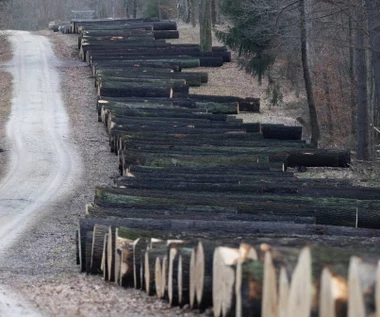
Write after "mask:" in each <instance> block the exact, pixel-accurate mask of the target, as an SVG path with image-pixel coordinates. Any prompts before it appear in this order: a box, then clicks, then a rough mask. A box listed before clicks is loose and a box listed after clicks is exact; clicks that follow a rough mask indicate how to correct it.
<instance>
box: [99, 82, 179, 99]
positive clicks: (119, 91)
mask: <svg viewBox="0 0 380 317" xmlns="http://www.w3.org/2000/svg"><path fill="white" fill-rule="evenodd" d="M98 95H99V96H110V97H117V96H125V97H168V98H172V97H173V89H172V88H171V87H170V86H167V87H165V86H162V87H153V86H151V85H147V84H134V85H132V84H129V85H128V86H123V87H114V86H113V85H111V84H110V83H104V84H102V85H101V86H100V87H98Z"/></svg>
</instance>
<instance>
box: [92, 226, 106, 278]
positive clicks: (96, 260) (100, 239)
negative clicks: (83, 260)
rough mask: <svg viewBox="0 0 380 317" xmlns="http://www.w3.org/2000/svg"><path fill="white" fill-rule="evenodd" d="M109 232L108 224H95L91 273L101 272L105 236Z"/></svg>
mask: <svg viewBox="0 0 380 317" xmlns="http://www.w3.org/2000/svg"><path fill="white" fill-rule="evenodd" d="M106 233H108V226H102V225H94V228H93V237H92V247H91V258H90V260H91V264H90V267H91V270H90V273H91V274H100V273H102V270H101V268H100V267H101V261H102V254H103V247H104V236H105V234H106Z"/></svg>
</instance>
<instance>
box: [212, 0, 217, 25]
mask: <svg viewBox="0 0 380 317" xmlns="http://www.w3.org/2000/svg"><path fill="white" fill-rule="evenodd" d="M211 23H212V26H215V24H216V0H211Z"/></svg>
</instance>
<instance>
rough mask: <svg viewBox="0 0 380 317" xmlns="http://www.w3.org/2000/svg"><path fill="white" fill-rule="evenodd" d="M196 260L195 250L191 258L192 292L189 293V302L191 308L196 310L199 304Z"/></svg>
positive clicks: (190, 286)
mask: <svg viewBox="0 0 380 317" xmlns="http://www.w3.org/2000/svg"><path fill="white" fill-rule="evenodd" d="M195 258H196V250H195V249H193V251H191V257H190V283H189V284H190V285H189V288H190V291H189V302H190V308H193V309H194V308H195V306H196V304H197V298H196V295H195V293H196V286H195V285H196V283H195V277H196V272H195V262H196V261H195V260H196V259H195Z"/></svg>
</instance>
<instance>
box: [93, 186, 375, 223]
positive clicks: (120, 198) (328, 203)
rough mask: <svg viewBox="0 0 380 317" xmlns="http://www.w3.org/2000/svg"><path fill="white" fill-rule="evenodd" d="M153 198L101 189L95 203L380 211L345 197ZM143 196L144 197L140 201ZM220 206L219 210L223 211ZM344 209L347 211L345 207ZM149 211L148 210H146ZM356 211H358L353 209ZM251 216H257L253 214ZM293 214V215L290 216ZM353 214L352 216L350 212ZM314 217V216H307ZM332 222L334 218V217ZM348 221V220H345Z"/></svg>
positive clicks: (179, 195)
mask: <svg viewBox="0 0 380 317" xmlns="http://www.w3.org/2000/svg"><path fill="white" fill-rule="evenodd" d="M148 193H149V197H145V196H144V197H142V196H141V193H140V191H139V190H133V189H129V190H128V193H126V191H125V190H123V189H116V188H113V189H111V188H100V187H98V188H97V193H96V196H95V202H96V203H99V204H100V203H101V201H102V200H103V201H104V202H105V203H106V202H107V201H108V202H110V203H111V202H112V200H115V198H116V197H117V201H116V203H115V204H111V205H114V206H120V205H121V204H122V203H128V204H129V203H132V201H131V197H134V198H133V202H135V203H137V202H138V201H140V202H141V203H144V204H145V205H146V206H149V205H150V204H156V205H159V204H161V203H165V204H166V205H167V206H168V207H170V206H172V205H181V204H183V202H184V201H186V202H187V203H186V204H187V205H188V206H190V205H205V204H207V205H208V206H219V207H220V206H221V205H222V204H223V205H224V206H234V207H235V208H236V210H238V211H240V212H246V213H248V212H249V211H250V210H252V206H250V205H249V203H252V202H255V207H256V210H257V209H258V206H260V205H259V203H260V202H261V203H263V206H266V205H269V204H271V203H272V202H274V203H283V204H293V205H294V207H295V208H297V207H296V205H297V204H301V205H304V206H305V207H307V208H312V207H311V206H315V205H317V206H319V207H323V208H327V210H328V208H334V207H337V209H338V210H343V208H348V207H349V206H350V207H354V208H359V209H358V210H357V211H356V214H355V216H356V217H357V213H360V212H363V213H364V214H365V212H370V213H371V212H372V213H373V212H374V211H375V210H378V209H379V208H380V202H379V201H378V200H364V201H359V200H355V199H341V198H318V199H317V198H311V197H297V196H276V195H272V196H271V195H251V196H248V195H243V194H238V193H236V194H230V195H229V196H228V199H226V198H227V197H225V195H223V194H218V193H208V192H204V193H198V192H197V193H191V192H187V193H181V192H178V191H165V195H163V192H162V191H159V190H158V191H157V190H150V191H145V195H148ZM138 197H140V198H138ZM219 207H218V208H219ZM342 207H343V208H342ZM144 208H145V207H144ZM352 210H355V209H352ZM251 213H257V212H254V211H251ZM289 214H290V213H289ZM347 215H349V213H347ZM304 216H310V215H304ZM332 219H334V217H333V216H332ZM343 220H344V217H343Z"/></svg>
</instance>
